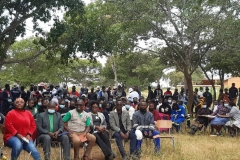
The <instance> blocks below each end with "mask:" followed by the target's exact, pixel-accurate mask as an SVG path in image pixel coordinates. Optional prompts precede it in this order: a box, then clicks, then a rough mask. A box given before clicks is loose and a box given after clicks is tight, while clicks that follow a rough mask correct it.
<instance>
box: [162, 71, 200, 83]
mask: <svg viewBox="0 0 240 160" xmlns="http://www.w3.org/2000/svg"><path fill="white" fill-rule="evenodd" d="M163 78H164V79H169V80H170V82H169V83H170V86H174V87H176V86H177V85H184V74H183V73H182V72H180V71H173V72H169V73H167V74H166V75H164V76H163ZM203 79H204V74H203V72H202V71H201V69H199V68H198V69H196V71H195V72H193V74H192V81H193V83H194V84H196V83H200V82H201V81H202V80H203Z"/></svg>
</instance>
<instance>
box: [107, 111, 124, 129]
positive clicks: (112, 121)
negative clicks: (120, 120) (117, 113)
mask: <svg viewBox="0 0 240 160" xmlns="http://www.w3.org/2000/svg"><path fill="white" fill-rule="evenodd" d="M113 112H114V111H112V112H110V116H109V123H110V126H111V129H112V130H114V131H116V132H120V131H121V130H120V127H118V126H116V124H115V120H114V116H113Z"/></svg>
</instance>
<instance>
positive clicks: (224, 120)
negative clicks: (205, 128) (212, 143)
mask: <svg viewBox="0 0 240 160" xmlns="http://www.w3.org/2000/svg"><path fill="white" fill-rule="evenodd" d="M227 121H228V118H220V117H215V118H214V119H213V120H212V121H211V123H210V124H211V125H225V124H226V123H227Z"/></svg>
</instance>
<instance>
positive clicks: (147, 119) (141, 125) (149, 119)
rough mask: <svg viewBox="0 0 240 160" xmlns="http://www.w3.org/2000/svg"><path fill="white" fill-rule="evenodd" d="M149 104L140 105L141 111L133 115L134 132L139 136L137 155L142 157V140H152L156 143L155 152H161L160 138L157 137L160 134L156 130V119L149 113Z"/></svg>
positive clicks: (142, 103) (141, 103)
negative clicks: (144, 138)
mask: <svg viewBox="0 0 240 160" xmlns="http://www.w3.org/2000/svg"><path fill="white" fill-rule="evenodd" d="M147 106H148V104H147V102H144V101H142V102H140V103H139V110H138V111H136V112H135V113H134V114H133V128H134V130H133V132H134V133H135V134H136V136H137V143H136V144H137V148H136V153H137V154H139V155H140V152H141V145H142V138H143V137H146V138H151V139H153V141H154V145H155V148H154V152H155V153H159V152H160V138H159V137H157V135H159V132H158V131H156V130H155V122H154V117H153V114H152V113H151V112H148V111H147Z"/></svg>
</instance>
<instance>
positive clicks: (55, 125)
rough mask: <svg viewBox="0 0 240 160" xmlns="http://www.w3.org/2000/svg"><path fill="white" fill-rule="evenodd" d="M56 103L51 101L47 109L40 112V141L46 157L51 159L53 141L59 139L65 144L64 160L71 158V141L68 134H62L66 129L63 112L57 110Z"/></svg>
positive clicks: (48, 159)
mask: <svg viewBox="0 0 240 160" xmlns="http://www.w3.org/2000/svg"><path fill="white" fill-rule="evenodd" d="M55 109H56V104H55V103H54V102H50V103H49V104H48V107H47V111H46V112H43V113H41V114H39V116H38V119H37V130H38V135H39V137H38V142H39V143H42V144H43V152H44V159H45V160H50V148H51V142H52V141H59V142H61V143H62V146H63V156H64V160H70V142H69V138H68V136H67V135H66V134H63V135H61V133H62V132H63V129H64V125H63V121H62V117H61V114H60V113H58V112H56V111H55Z"/></svg>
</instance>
